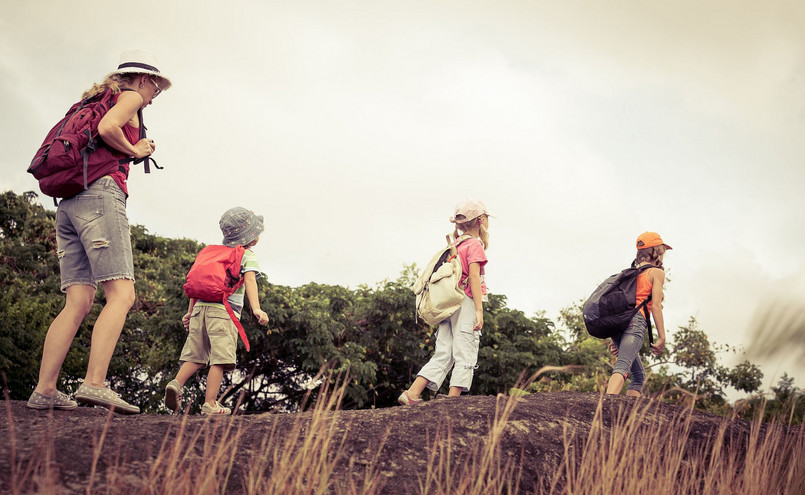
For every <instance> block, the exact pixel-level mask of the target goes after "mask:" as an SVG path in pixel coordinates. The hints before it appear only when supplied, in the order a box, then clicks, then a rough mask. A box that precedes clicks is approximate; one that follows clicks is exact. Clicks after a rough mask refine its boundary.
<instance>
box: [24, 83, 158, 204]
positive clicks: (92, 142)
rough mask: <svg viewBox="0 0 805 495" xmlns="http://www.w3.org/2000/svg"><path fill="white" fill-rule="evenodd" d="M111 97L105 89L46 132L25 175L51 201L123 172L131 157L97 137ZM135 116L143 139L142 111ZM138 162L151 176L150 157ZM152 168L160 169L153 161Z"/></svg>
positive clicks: (76, 107) (81, 102)
mask: <svg viewBox="0 0 805 495" xmlns="http://www.w3.org/2000/svg"><path fill="white" fill-rule="evenodd" d="M123 91H133V90H131V89H124V90H123ZM114 96H115V95H114V94H113V93H112V91H111V90H109V89H107V90H106V91H104V92H103V93H99V94H97V95H95V96H92V97H90V98H86V99H84V100H81V101H79V102H78V103H76V104H74V105H73V106H72V107H70V110H68V111H67V113H66V114H65V116H64V118H62V119H61V120H60V121H59V122H58V123H57V124H56V125H55V126H53V128H52V129H51V130H50V132H48V134H47V137H45V140H44V141H43V142H42V146H40V147H39V149H38V150H37V152H36V154H35V155H34V159H33V160H31V165H30V166H29V167H28V172H29V173H30V174H32V175H33V176H34V178H36V179H37V180H38V181H39V189H41V190H42V192H43V193H44V194H47V195H48V196H52V197H53V198H70V197H72V196H75V195H76V194H78V193H80V192H81V191H83V190H84V189H86V188H87V187H88V186H89V184H92V183H93V182H94V181H95V180H97V179H100V178H101V177H103V176H104V175H107V174H109V173H112V172H115V171H117V170H122V171H125V170H126V168H125V167H123V165H125V164H126V163H129V162H131V161H132V160H133V158H131V157H130V156H127V155H125V154H123V153H121V152H119V151H117V150H116V149H113V148H111V147H109V146H107V145H106V143H104V142H103V140H102V139H101V138H100V137H99V136H98V123H99V122H100V121H101V119H102V118H103V116H104V115H106V112H108V111H109V109H111V108H112V107H113V106H114V104H115V98H114ZM137 116H138V118H139V119H140V139H143V138H144V137H145V125H144V124H143V118H142V110H138V111H137ZM141 161H143V162H144V164H143V167H144V169H145V173H150V172H151V170H150V167H149V158H148V157H146V158H142V159H139V160H135V161H134V163H139V162H141ZM154 166H155V167H156V168H162V167H160V166H159V165H157V164H156V162H154Z"/></svg>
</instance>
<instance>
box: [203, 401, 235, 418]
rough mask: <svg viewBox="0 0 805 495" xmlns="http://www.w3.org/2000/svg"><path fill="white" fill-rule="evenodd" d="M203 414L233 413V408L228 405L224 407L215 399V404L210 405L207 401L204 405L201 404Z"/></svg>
mask: <svg viewBox="0 0 805 495" xmlns="http://www.w3.org/2000/svg"><path fill="white" fill-rule="evenodd" d="M201 414H206V415H218V414H232V409H229V408H228V407H224V406H222V405H221V404H219V403H218V401H215V404H214V405H212V406H211V405H210V403H209V402H205V403H204V405H203V406H201Z"/></svg>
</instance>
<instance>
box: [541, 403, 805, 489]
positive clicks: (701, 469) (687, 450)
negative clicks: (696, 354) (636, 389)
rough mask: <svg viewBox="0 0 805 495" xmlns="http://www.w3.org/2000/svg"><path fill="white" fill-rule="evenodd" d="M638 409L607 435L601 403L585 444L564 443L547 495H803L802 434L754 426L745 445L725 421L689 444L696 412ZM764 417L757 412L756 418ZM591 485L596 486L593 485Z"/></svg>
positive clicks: (623, 415) (616, 419)
mask: <svg viewBox="0 0 805 495" xmlns="http://www.w3.org/2000/svg"><path fill="white" fill-rule="evenodd" d="M655 406H656V403H654V402H651V401H646V400H642V401H638V403H637V404H636V405H634V407H633V408H632V409H631V410H630V411H628V412H626V411H623V410H622V411H620V412H619V413H616V414H615V415H614V416H613V417H612V419H611V425H610V426H609V428H605V427H604V423H605V422H604V415H603V407H604V399H603V396H602V399H601V400H600V401H599V403H598V408H597V410H596V413H595V419H594V420H593V422H592V425H591V428H590V431H589V434H588V435H587V437H586V438H584V439H579V438H577V437H576V436H575V435H574V434H573V433H572V432H567V431H566V435H565V441H564V445H565V456H564V461H563V463H562V466H561V467H560V470H559V471H558V472H557V475H556V477H555V479H554V484H553V486H552V488H551V490H549V492H550V493H563V494H567V495H587V494H601V495H603V494H610V493H651V494H658V495H659V494H674V495H679V494H700V493H706V494H708V495H710V494H714V495H719V494H724V495H733V494H736V493H740V494H744V495H754V494H757V495H768V494H772V493H774V494H778V493H779V494H802V493H805V433H803V432H804V431H805V430H803V429H802V428H799V429H798V430H797V433H796V434H788V433H787V431H788V430H786V429H785V428H784V427H783V426H782V425H780V424H775V423H761V422H760V420H759V419H758V420H755V421H753V422H752V423H751V425H750V427H749V432H748V439H743V440H747V441H746V443H744V441H742V439H741V438H735V436H740V434H731V433H730V430H729V426H730V423H731V422H730V421H729V420H727V419H724V420H723V421H722V422H721V425H720V426H719V427H718V429H717V431H715V432H714V435H712V436H710V437H709V438H707V439H706V440H705V441H702V442H700V443H699V444H698V445H697V444H695V443H694V442H693V441H691V431H692V428H693V420H694V417H693V409H692V407H690V408H688V409H687V410H686V412H685V413H684V414H681V415H679V416H677V417H675V418H672V419H670V420H668V419H667V418H664V419H663V418H662V417H661V416H660V415H658V414H657V413H656V412H655V411H656V410H655ZM761 417H762V412H761V414H760V415H759V418H761ZM591 480H595V481H594V482H591Z"/></svg>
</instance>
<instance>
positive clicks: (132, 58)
mask: <svg viewBox="0 0 805 495" xmlns="http://www.w3.org/2000/svg"><path fill="white" fill-rule="evenodd" d="M158 65H159V61H157V58H156V56H155V55H154V54H153V53H149V52H147V51H145V50H126V51H124V52H123V53H121V54H120V65H118V66H117V70H114V71H112V72H110V73H109V75H112V74H152V75H154V76H157V77H159V78H160V79H161V80H162V81H164V82H165V84H164V85H163V84H160V85H159V87H160V89H162V90H163V91H164V90H166V89H168V88H170V87H171V80H170V79H169V78H168V76H166V75H165V74H163V73H162V72H160V71H159V69H157V66H158Z"/></svg>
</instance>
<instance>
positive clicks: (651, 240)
mask: <svg viewBox="0 0 805 495" xmlns="http://www.w3.org/2000/svg"><path fill="white" fill-rule="evenodd" d="M660 245H663V246H665V249H673V248H672V247H671V246H669V245H668V244H665V243H664V242H662V237H660V234H658V233H656V232H643V233H642V234H640V235H639V236H638V237H637V249H646V248H650V247H654V246H660Z"/></svg>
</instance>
